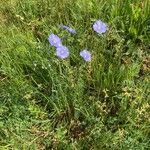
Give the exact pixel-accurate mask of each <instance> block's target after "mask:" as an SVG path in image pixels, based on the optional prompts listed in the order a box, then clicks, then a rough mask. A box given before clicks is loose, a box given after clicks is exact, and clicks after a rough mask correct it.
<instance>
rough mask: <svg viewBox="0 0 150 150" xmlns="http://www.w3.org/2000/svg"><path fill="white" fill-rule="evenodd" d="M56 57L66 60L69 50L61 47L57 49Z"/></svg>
mask: <svg viewBox="0 0 150 150" xmlns="http://www.w3.org/2000/svg"><path fill="white" fill-rule="evenodd" d="M56 55H57V56H58V57H59V58H61V59H65V58H67V57H68V56H69V50H68V48H67V47H66V46H63V45H62V46H59V47H57V48H56Z"/></svg>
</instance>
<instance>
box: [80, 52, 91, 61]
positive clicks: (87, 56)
mask: <svg viewBox="0 0 150 150" xmlns="http://www.w3.org/2000/svg"><path fill="white" fill-rule="evenodd" d="M80 56H81V57H82V58H83V59H84V60H85V61H87V62H88V61H91V53H90V52H89V51H87V50H83V51H81V52H80Z"/></svg>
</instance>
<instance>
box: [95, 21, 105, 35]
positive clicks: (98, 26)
mask: <svg viewBox="0 0 150 150" xmlns="http://www.w3.org/2000/svg"><path fill="white" fill-rule="evenodd" d="M93 30H94V31H96V32H97V33H100V34H101V33H105V32H106V31H107V30H108V27H107V25H106V24H105V23H104V22H102V21H101V20H97V21H96V22H95V23H94V24H93Z"/></svg>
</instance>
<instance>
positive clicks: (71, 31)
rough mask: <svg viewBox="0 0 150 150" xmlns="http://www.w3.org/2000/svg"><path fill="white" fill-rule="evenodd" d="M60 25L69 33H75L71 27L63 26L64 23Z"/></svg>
mask: <svg viewBox="0 0 150 150" xmlns="http://www.w3.org/2000/svg"><path fill="white" fill-rule="evenodd" d="M61 27H62V29H65V30H67V31H68V32H70V33H73V34H75V33H76V30H75V29H73V28H70V27H68V26H65V25H62V26H61Z"/></svg>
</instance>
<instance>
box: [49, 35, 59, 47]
mask: <svg viewBox="0 0 150 150" xmlns="http://www.w3.org/2000/svg"><path fill="white" fill-rule="evenodd" d="M48 41H49V43H50V44H51V46H55V47H59V46H61V45H62V41H61V39H60V38H59V37H58V36H57V35H55V34H51V35H50V36H49V38H48Z"/></svg>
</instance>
